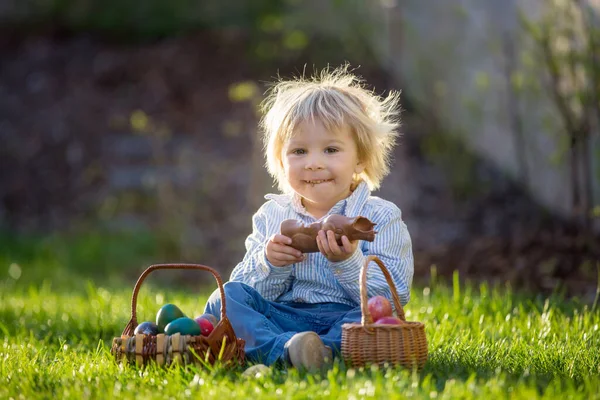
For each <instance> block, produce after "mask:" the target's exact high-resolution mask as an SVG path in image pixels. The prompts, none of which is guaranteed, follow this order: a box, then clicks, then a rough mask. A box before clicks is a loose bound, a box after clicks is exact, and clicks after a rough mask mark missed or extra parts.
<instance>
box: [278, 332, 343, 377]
mask: <svg viewBox="0 0 600 400" xmlns="http://www.w3.org/2000/svg"><path fill="white" fill-rule="evenodd" d="M285 347H286V349H287V354H288V357H289V360H290V362H291V363H292V365H293V366H294V367H296V368H297V369H306V370H308V371H316V370H319V369H321V367H323V365H326V364H329V363H331V362H332V360H333V352H332V351H331V348H330V347H329V346H325V344H324V343H323V341H322V340H321V338H320V337H319V335H317V334H316V333H315V332H312V331H307V332H300V333H296V334H295V335H294V336H292V338H291V339H290V340H288V341H287V343H286V344H285Z"/></svg>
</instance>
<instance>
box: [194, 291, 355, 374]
mask: <svg viewBox="0 0 600 400" xmlns="http://www.w3.org/2000/svg"><path fill="white" fill-rule="evenodd" d="M223 288H224V290H225V298H226V306H227V318H229V321H230V322H231V325H232V326H233V330H234V331H235V333H236V335H237V336H238V337H239V338H242V339H244V340H245V341H246V348H245V350H246V358H247V359H248V361H250V362H257V363H264V364H266V365H271V364H273V363H275V362H277V361H283V362H284V363H285V362H286V361H285V359H284V358H285V356H284V346H285V343H286V342H287V341H288V340H289V339H290V338H291V337H292V336H294V334H296V333H298V332H304V331H313V332H316V333H317V334H318V335H319V336H320V337H321V339H322V340H323V343H325V345H326V346H329V347H331V349H332V350H333V351H334V354H335V353H337V352H339V351H340V350H341V343H342V325H343V324H345V323H348V322H360V318H361V310H360V306H358V307H352V306H349V305H346V304H339V303H318V304H308V303H277V302H274V301H268V300H265V299H264V298H263V297H262V296H261V295H260V293H258V292H257V291H256V290H254V289H253V288H252V287H250V286H248V285H246V284H245V283H241V282H227V283H225V285H223ZM204 312H206V313H210V314H212V315H214V316H215V317H217V318H220V317H221V295H220V292H219V290H218V289H217V290H215V291H214V292H213V294H212V295H211V296H210V298H209V299H208V302H207V304H206V308H205V311H204Z"/></svg>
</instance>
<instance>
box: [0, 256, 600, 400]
mask: <svg viewBox="0 0 600 400" xmlns="http://www.w3.org/2000/svg"><path fill="white" fill-rule="evenodd" d="M0 259H3V260H5V261H7V258H6V257H4V258H3V257H2V256H0ZM19 262H20V263H21V264H22V265H21V267H20V268H22V269H23V270H25V271H27V270H28V269H30V268H31V266H30V264H40V265H41V264H42V261H41V260H40V259H36V258H35V257H34V258H32V259H31V260H30V261H25V262H23V261H21V260H20V261H19ZM3 268H4V270H5V271H8V272H6V274H5V275H3V277H2V279H0V398H11V397H12V398H23V399H31V398H40V397H43V398H49V397H54V398H77V399H79V398H88V397H101V398H136V399H138V398H184V397H194V398H198V397H202V398H205V397H210V398H213V397H217V398H223V399H225V398H250V397H252V398H256V399H262V398H279V397H285V398H299V399H304V398H313V397H314V398H335V399H338V398H355V399H360V398H382V399H388V398H405V397H416V398H446V399H454V398H477V399H479V398H485V397H491V398H497V397H510V398H523V399H532V398H553V397H569V398H581V399H589V398H598V393H599V392H600V383H599V381H600V379H599V378H600V351H598V349H600V313H599V312H598V310H595V311H591V310H590V308H589V307H588V306H587V305H584V304H581V303H580V302H578V301H577V300H576V299H574V300H570V301H566V300H564V299H562V298H561V297H560V296H558V295H557V296H552V297H550V298H542V297H539V296H538V297H535V296H526V295H523V294H519V293H513V292H512V291H511V290H510V288H509V287H489V286H488V285H486V284H481V285H473V284H465V283H464V282H461V280H460V277H459V276H458V274H456V275H455V276H454V279H452V280H451V281H450V282H447V283H444V282H439V281H438V280H437V279H434V280H433V281H432V282H431V284H430V285H429V286H428V287H418V288H417V287H415V288H414V289H413V293H412V297H411V298H412V300H411V302H410V303H409V305H408V307H407V308H406V314H407V319H408V320H411V321H421V322H423V323H424V324H425V327H426V333H427V339H428V343H429V351H430V354H429V361H428V363H427V364H426V366H425V368H424V370H423V371H421V372H420V373H412V372H411V371H407V370H401V369H393V368H387V369H385V368H384V369H379V368H367V369H358V370H355V369H351V368H348V367H347V366H346V365H345V364H344V363H343V362H342V361H340V360H337V361H336V363H335V365H334V367H333V368H332V369H330V370H329V371H328V372H327V373H325V374H304V373H299V372H297V371H295V370H275V371H273V373H272V374H268V375H267V376H262V377H259V378H245V377H242V375H241V372H242V371H243V368H241V367H239V368H237V369H234V370H224V369H222V368H212V369H206V368H202V367H200V366H188V367H187V368H181V367H177V366H174V367H171V368H169V369H158V368H155V367H148V368H145V369H136V368H133V367H123V366H120V365H117V364H115V363H114V362H113V359H112V358H111V355H110V344H111V341H112V338H113V337H115V336H119V335H120V334H121V331H122V330H123V328H124V327H125V325H126V324H127V322H128V320H129V318H130V307H131V305H130V302H131V288H130V287H126V286H125V285H120V286H119V285H113V284H112V283H110V282H112V281H111V280H108V281H106V282H105V283H104V284H102V283H92V282H91V281H88V280H82V279H80V280H79V281H78V282H77V283H74V282H70V281H69V282H70V283H65V282H62V283H59V282H57V281H55V280H53V279H52V278H51V276H52V274H47V275H44V279H43V280H41V281H40V282H38V283H34V282H31V281H27V283H23V282H20V280H19V279H16V280H15V276H16V275H18V274H17V273H16V270H15V268H14V267H13V268H12V272H10V264H7V263H5V265H4V266H3ZM54 272H56V273H57V274H58V275H57V276H63V274H64V275H68V274H69V271H68V270H64V269H62V270H61V269H60V268H58V265H57V266H56V269H55V271H54ZM128 285H129V283H128ZM128 285H127V286H128ZM213 289H214V287H209V286H207V287H205V288H204V289H202V290H199V291H192V290H190V289H186V290H183V289H181V288H177V289H169V288H167V287H162V286H152V285H151V284H148V285H144V286H143V287H142V290H141V292H140V294H139V298H138V299H139V302H138V310H137V313H138V321H140V322H141V321H143V320H153V319H154V317H155V315H156V311H157V310H158V309H159V308H160V306H162V305H163V304H164V303H167V302H172V303H175V304H177V305H178V306H179V307H180V308H181V309H182V310H183V311H184V312H185V313H186V314H188V315H199V314H201V313H202V311H203V308H204V304H205V302H206V299H207V298H208V296H209V295H210V293H211V291H212V290H213Z"/></svg>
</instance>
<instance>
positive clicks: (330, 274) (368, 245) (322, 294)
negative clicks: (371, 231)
mask: <svg viewBox="0 0 600 400" xmlns="http://www.w3.org/2000/svg"><path fill="white" fill-rule="evenodd" d="M265 198H266V199H267V200H269V201H267V202H266V203H264V204H263V205H262V206H261V207H260V209H259V210H258V211H257V212H256V213H255V214H254V216H253V217H252V233H251V234H250V235H249V236H248V238H247V239H246V242H245V244H246V255H245V256H244V259H243V260H242V261H241V262H240V263H239V264H238V265H237V266H236V267H235V268H234V269H233V271H232V273H231V277H230V280H232V281H239V282H243V283H245V284H247V285H249V286H251V287H253V288H254V289H255V290H257V291H258V292H259V293H260V294H261V295H262V296H263V297H264V298H265V299H267V300H271V301H277V302H305V303H342V304H348V305H350V306H354V307H356V306H358V305H360V285H359V277H360V271H361V267H362V266H363V264H364V260H365V257H366V256H368V255H376V256H377V257H379V258H380V259H381V261H382V262H383V263H384V264H385V266H386V267H387V269H388V270H389V272H390V274H391V275H392V278H393V280H394V284H395V285H396V289H397V291H398V295H399V297H400V301H401V303H402V304H403V305H404V304H406V303H407V302H408V300H409V298H410V287H411V284H412V278H413V272H414V265H413V264H414V263H413V254H412V243H411V239H410V235H409V234H408V230H407V228H406V224H405V223H404V221H402V213H401V211H400V209H399V208H398V207H397V206H396V205H395V204H394V203H391V202H389V201H387V200H383V199H381V198H379V197H375V196H371V192H370V191H369V188H368V186H367V184H366V183H365V182H361V183H360V184H359V185H358V187H357V188H356V189H355V190H354V192H352V194H351V195H350V196H348V197H347V198H346V199H344V200H340V201H339V202H338V203H337V204H336V205H335V206H333V207H332V208H331V210H329V213H327V215H330V214H342V215H345V216H348V217H355V216H363V217H366V218H368V219H369V220H371V221H372V222H374V223H376V224H377V225H376V226H375V231H376V232H377V234H376V235H375V240H374V241H373V242H367V241H362V240H361V241H360V242H359V244H358V247H357V250H356V251H355V252H354V254H353V255H352V256H350V257H349V258H348V259H346V260H344V261H340V262H331V261H329V260H328V259H327V258H326V257H325V256H324V255H322V254H321V253H308V254H306V258H305V259H304V260H303V261H302V262H299V263H295V264H290V265H287V266H284V267H276V266H274V265H272V264H271V263H270V262H269V261H268V260H267V258H266V255H265V248H266V244H267V242H268V240H269V239H270V237H271V236H272V235H274V234H277V233H280V225H281V222H282V221H284V220H286V219H297V220H301V221H302V222H303V223H304V224H307V225H308V224H311V223H313V222H316V221H317V220H316V219H315V218H314V217H313V216H311V215H310V214H308V213H307V212H306V209H305V208H304V207H303V206H302V203H301V201H300V198H299V197H298V196H297V195H294V196H292V195H284V194H268V195H266V196H265ZM327 215H325V216H323V217H322V218H321V219H324V218H325V217H327ZM367 287H368V295H369V297H371V296H376V295H383V296H385V297H387V298H388V299H390V300H391V295H390V293H391V292H390V288H389V286H388V284H387V282H386V280H385V277H384V276H383V273H382V272H381V270H380V269H379V267H378V266H377V264H375V263H374V262H371V264H370V265H369V269H368V271H367Z"/></svg>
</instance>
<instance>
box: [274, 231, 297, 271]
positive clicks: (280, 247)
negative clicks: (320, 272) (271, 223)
mask: <svg viewBox="0 0 600 400" xmlns="http://www.w3.org/2000/svg"><path fill="white" fill-rule="evenodd" d="M290 244H292V239H290V238H289V237H287V236H284V235H280V234H276V235H273V236H271V238H270V239H269V241H268V242H267V248H266V249H265V254H266V256H267V260H269V262H270V263H271V264H273V265H274V266H276V267H285V266H286V265H290V264H294V263H297V262H301V261H304V255H303V254H302V252H300V251H299V250H296V249H294V248H293V247H291V246H290Z"/></svg>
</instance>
